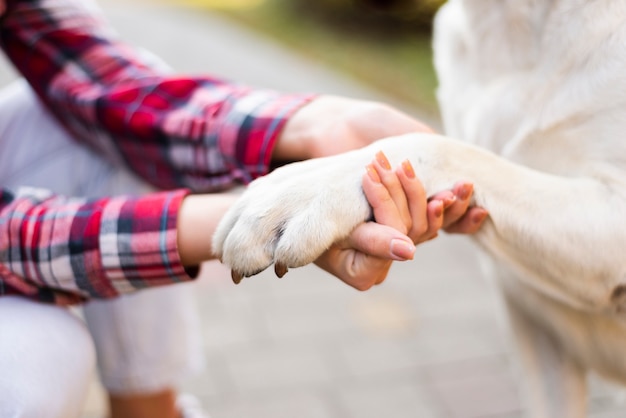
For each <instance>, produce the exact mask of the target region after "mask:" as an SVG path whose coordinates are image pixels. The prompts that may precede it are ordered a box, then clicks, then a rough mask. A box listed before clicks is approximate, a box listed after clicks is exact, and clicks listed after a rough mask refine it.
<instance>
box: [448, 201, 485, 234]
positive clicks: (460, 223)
mask: <svg viewBox="0 0 626 418" xmlns="http://www.w3.org/2000/svg"><path fill="white" fill-rule="evenodd" d="M488 215H489V212H487V211H486V210H485V209H483V208H480V207H471V208H469V209H468V210H467V212H466V213H465V215H463V216H462V217H461V219H459V220H457V221H456V222H454V223H452V224H451V225H449V226H447V227H446V228H445V231H446V232H449V233H451V234H473V233H474V232H476V231H478V230H479V229H480V227H481V226H482V225H483V223H484V222H485V219H487V216H488Z"/></svg>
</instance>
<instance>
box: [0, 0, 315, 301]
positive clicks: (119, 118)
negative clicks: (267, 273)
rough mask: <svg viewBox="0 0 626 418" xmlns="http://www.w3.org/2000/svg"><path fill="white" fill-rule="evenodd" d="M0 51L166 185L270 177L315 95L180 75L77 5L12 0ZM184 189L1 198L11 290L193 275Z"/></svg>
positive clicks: (63, 114)
mask: <svg viewBox="0 0 626 418" xmlns="http://www.w3.org/2000/svg"><path fill="white" fill-rule="evenodd" d="M0 46H2V48H3V50H4V51H5V53H6V54H7V56H8V57H9V59H10V60H11V61H12V63H13V64H14V65H15V67H16V68H17V69H18V71H20V72H21V74H22V75H23V76H24V77H25V78H26V79H27V80H28V82H29V83H30V84H31V86H32V87H33V89H34V90H35V91H36V93H37V95H38V96H39V97H40V99H41V100H42V101H43V102H44V103H45V104H46V105H47V107H48V108H49V109H50V111H51V112H52V113H53V114H54V115H55V116H56V117H57V118H58V119H59V120H60V121H61V123H62V124H63V125H64V126H65V127H66V128H67V129H68V130H69V131H70V132H71V133H72V134H73V136H74V137H75V138H76V139H77V140H78V141H80V142H82V143H84V144H87V145H88V146H90V147H92V148H94V149H95V150H97V151H98V152H99V153H100V154H101V155H103V156H104V157H105V158H107V159H109V160H110V161H112V162H113V163H115V164H120V165H125V166H127V167H129V168H130V169H131V170H133V171H134V172H135V173H137V174H138V175H139V176H140V177H142V178H143V179H144V180H146V181H148V182H150V183H151V184H153V185H155V186H157V187H159V188H162V189H167V190H172V189H177V188H188V189H191V190H194V191H202V192H206V191H216V190H221V189H225V188H228V187H230V186H232V185H234V184H237V183H247V182H249V181H251V180H253V179H254V178H256V177H258V176H260V175H263V174H265V173H267V171H268V170H269V164H270V157H271V152H272V149H273V146H274V142H275V140H276V137H277V135H278V133H279V132H280V130H281V129H282V127H283V126H284V123H285V122H286V120H287V119H288V118H289V116H291V115H292V114H293V112H295V111H296V110H297V109H299V108H300V107H301V106H302V105H303V104H305V103H307V102H308V101H309V100H310V99H311V98H312V96H311V95H290V94H281V93H277V92H274V91H269V90H258V89H252V88H249V87H245V86H241V85H237V84H234V83H229V82H226V81H223V80H219V79H216V78H212V77H191V76H190V77H183V76H177V75H176V76H175V75H171V74H170V73H169V71H168V70H164V69H162V68H161V67H159V66H151V65H150V63H149V60H147V59H145V58H144V57H145V54H142V53H140V52H138V51H136V50H135V49H133V48H132V47H130V46H128V45H126V44H124V43H123V42H121V41H120V40H119V39H117V37H116V35H115V33H114V32H113V31H112V30H111V28H110V27H109V26H108V25H107V23H106V21H105V20H104V19H103V18H102V17H101V16H100V15H99V14H98V13H97V12H96V11H95V10H93V9H92V8H90V7H86V6H84V5H83V2H81V1H80V0H76V1H74V0H34V1H29V0H9V1H8V2H7V11H6V13H5V15H4V16H3V17H2V18H1V20H0ZM192 49H193V47H192V46H190V53H192V51H191V50H192ZM42 135H45V133H42ZM186 193H188V191H186V190H174V191H172V192H169V193H158V194H154V195H150V196H147V197H142V198H129V197H116V198H109V199H101V200H95V201H87V200H81V199H78V200H77V199H68V198H63V197H59V196H54V195H52V194H50V193H47V192H45V191H40V190H32V189H21V190H20V191H19V192H17V193H12V192H9V191H7V190H3V191H2V192H1V195H0V294H14V293H20V294H26V295H30V296H32V297H35V298H38V299H40V300H45V301H50V302H54V303H59V304H66V303H75V302H78V301H81V300H85V299H87V298H90V297H101V298H105V297H112V296H116V295H118V294H121V293H126V292H130V291H134V290H136V289H138V288H142V287H146V286H152V285H157V284H165V283H172V282H177V281H184V280H189V276H188V275H187V274H185V271H184V269H183V268H182V266H181V265H180V260H179V259H178V253H177V250H176V233H175V226H176V214H177V212H178V207H179V205H180V201H181V199H182V197H183V196H184V195H185V194H186Z"/></svg>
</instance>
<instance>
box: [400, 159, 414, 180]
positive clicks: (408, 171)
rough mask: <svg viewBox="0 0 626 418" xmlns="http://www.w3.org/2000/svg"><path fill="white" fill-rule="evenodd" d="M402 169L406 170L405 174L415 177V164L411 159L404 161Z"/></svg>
mask: <svg viewBox="0 0 626 418" xmlns="http://www.w3.org/2000/svg"><path fill="white" fill-rule="evenodd" d="M402 170H404V174H406V176H407V177H408V178H410V179H414V178H415V170H413V165H411V162H410V161H409V160H404V161H402Z"/></svg>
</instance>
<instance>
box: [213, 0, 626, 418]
mask: <svg viewBox="0 0 626 418" xmlns="http://www.w3.org/2000/svg"><path fill="white" fill-rule="evenodd" d="M434 46H435V63H436V67H437V71H438V73H439V78H440V88H439V100H440V104H441V109H442V114H443V120H444V125H445V129H446V135H447V136H448V137H440V136H435V135H427V134H413V135H405V136H402V137H396V138H389V139H385V140H382V141H379V142H376V143H374V144H373V145H371V146H369V147H367V148H364V149H361V150H358V151H354V152H350V153H346V154H342V155H338V156H334V157H329V158H324V159H318V160H312V161H307V162H304V163H298V164H292V165H290V166H286V167H283V168H281V169H279V170H277V171H275V172H274V173H272V174H270V175H269V176H266V177H264V178H261V179H259V180H257V181H255V182H254V183H252V184H251V185H250V187H249V189H248V190H247V191H246V193H245V194H244V195H243V197H242V198H241V200H240V201H239V202H238V204H237V205H236V206H235V207H234V208H233V209H232V210H231V211H230V212H229V213H228V214H227V216H226V217H225V218H224V220H223V221H222V223H221V225H220V227H219V229H218V231H217V233H216V234H215V237H214V248H215V249H216V251H217V253H218V254H219V255H220V256H221V258H222V260H223V261H224V262H225V263H226V264H228V265H229V266H231V267H232V268H233V269H234V270H235V271H237V272H241V273H242V274H244V275H251V274H254V273H257V272H259V271H261V270H263V269H265V268H266V267H268V266H269V265H270V264H271V263H273V262H276V263H282V264H284V265H287V266H300V265H304V264H307V263H310V262H312V261H313V260H314V259H315V258H317V257H318V256H319V255H320V254H321V253H322V252H323V251H324V250H325V249H326V248H328V247H329V246H330V245H331V243H333V242H334V241H336V240H337V239H339V238H342V237H344V236H347V235H348V234H349V233H350V231H351V230H352V229H353V228H354V227H355V226H356V225H357V224H359V223H360V222H363V221H364V220H365V219H366V218H367V217H368V216H369V214H370V209H369V207H368V204H367V201H366V200H365V198H364V195H363V193H362V191H361V187H360V183H361V176H362V174H363V172H364V166H365V165H366V164H367V163H369V162H370V161H371V160H372V159H373V157H374V154H375V152H376V151H378V150H383V151H384V152H385V153H386V155H387V156H388V157H389V159H390V161H391V163H392V164H393V165H397V164H399V163H400V161H401V160H403V159H405V158H407V157H408V158H409V159H410V160H411V162H412V164H413V165H414V167H415V169H416V172H417V173H418V176H419V177H420V178H421V179H422V180H423V182H424V185H425V187H426V190H427V191H429V193H432V192H435V191H439V190H443V189H446V188H450V187H451V186H452V184H453V182H455V181H457V180H460V179H466V180H470V181H472V182H473V183H474V185H475V201H476V203H477V204H478V205H480V206H482V207H484V208H486V209H487V210H488V211H489V213H490V218H489V220H488V221H487V222H486V224H485V225H484V226H483V228H482V229H481V231H480V232H479V233H478V234H476V236H475V238H476V240H477V241H478V242H479V243H480V244H481V245H482V246H483V247H484V248H485V249H486V250H487V251H488V252H489V253H490V254H491V255H492V256H493V259H494V267H495V269H494V271H496V272H497V274H498V279H499V283H500V284H501V287H502V289H503V293H504V297H505V300H506V302H507V306H508V307H509V312H510V317H511V323H512V325H513V327H514V330H515V335H516V336H517V337H518V338H517V339H518V343H519V347H520V353H521V358H522V365H523V370H524V371H525V372H526V373H527V378H528V379H527V381H528V383H529V384H528V389H529V405H528V406H529V408H530V411H531V414H532V416H533V417H545V418H570V417H572V418H574V417H584V416H585V415H586V383H585V375H586V373H587V371H589V370H593V371H595V372H596V373H598V374H600V375H602V376H605V377H607V378H609V379H612V380H615V381H618V382H621V383H623V384H626V1H623V0H594V1H591V0H451V1H449V2H448V4H446V5H445V6H444V7H443V8H442V10H441V11H440V13H439V15H438V17H437V21H436V29H435V41H434ZM449 138H460V139H463V140H464V141H466V143H463V142H460V141H457V140H453V139H449ZM470 143H471V144H470ZM625 414H626V412H625ZM625 416H626V415H625Z"/></svg>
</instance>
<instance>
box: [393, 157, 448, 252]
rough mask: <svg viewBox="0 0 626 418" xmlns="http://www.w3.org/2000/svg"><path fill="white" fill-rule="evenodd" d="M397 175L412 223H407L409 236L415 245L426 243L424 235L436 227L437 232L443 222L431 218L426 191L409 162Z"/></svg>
mask: <svg viewBox="0 0 626 418" xmlns="http://www.w3.org/2000/svg"><path fill="white" fill-rule="evenodd" d="M396 175H397V177H398V180H399V181H400V184H401V185H402V189H403V196H404V199H406V201H407V205H408V209H409V216H410V222H405V223H406V225H407V226H408V228H409V231H408V233H407V235H408V236H409V237H410V238H411V239H412V240H413V242H414V243H418V242H421V241H424V238H423V235H424V234H425V233H427V232H428V231H430V228H431V227H436V230H438V229H439V228H440V227H441V222H437V218H438V217H439V216H435V217H431V216H430V215H429V214H428V202H427V200H426V191H425V190H424V186H423V185H422V182H421V181H419V179H418V178H417V177H416V175H415V170H414V169H413V166H412V165H411V162H410V161H409V160H404V161H403V162H402V163H401V164H400V167H398V168H397V169H396ZM434 206H436V205H433V209H435V208H434ZM431 210H432V209H431ZM433 214H434V213H433ZM431 215H432V214H431ZM431 221H434V222H431ZM436 230H435V231H436Z"/></svg>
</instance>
